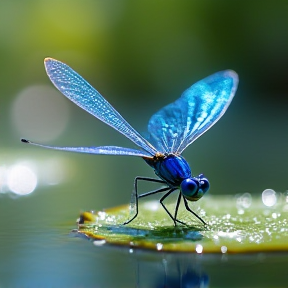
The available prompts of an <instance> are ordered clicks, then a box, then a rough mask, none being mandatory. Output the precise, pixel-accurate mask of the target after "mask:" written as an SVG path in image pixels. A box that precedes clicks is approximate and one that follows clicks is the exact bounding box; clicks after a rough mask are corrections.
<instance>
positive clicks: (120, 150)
mask: <svg viewBox="0 0 288 288" xmlns="http://www.w3.org/2000/svg"><path fill="white" fill-rule="evenodd" d="M21 141H22V142H23V143H27V144H32V145H35V146H40V147H43V148H48V149H55V150H62V151H70V152H79V153H87V154H104V155H125V156H127V155H128V156H139V157H151V155H150V154H149V153H148V152H146V151H140V150H136V149H130V148H124V147H118V146H98V147H57V146H49V145H42V144H39V143H35V142H32V141H30V140H26V139H21Z"/></svg>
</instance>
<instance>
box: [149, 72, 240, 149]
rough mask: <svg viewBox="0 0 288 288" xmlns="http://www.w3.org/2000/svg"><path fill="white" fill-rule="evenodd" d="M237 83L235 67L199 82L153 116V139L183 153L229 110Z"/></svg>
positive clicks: (152, 140)
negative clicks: (232, 69) (233, 69)
mask: <svg viewBox="0 0 288 288" xmlns="http://www.w3.org/2000/svg"><path fill="white" fill-rule="evenodd" d="M237 85H238V75H237V74H236V73H235V72H234V71H231V70H226V71H221V72H217V73H215V74H213V75H211V76H209V77H207V78H205V79H203V80H201V81H199V82H197V83H195V84H194V85H192V86H191V87H190V88H188V89H187V90H186V91H184V92H183V94H182V95H181V97H180V98H179V99H178V100H176V101H175V102H174V103H171V104H169V105H167V106H165V107H164V108H162V109H161V110H160V111H158V112H157V113H155V114H154V115H153V116H152V117H151V119H150V120H149V123H148V132H149V134H150V138H149V141H151V143H152V144H153V145H154V146H155V147H156V149H157V150H158V151H159V152H162V153H165V152H166V153H179V154H181V153H182V152H183V150H184V149H185V148H186V147H187V146H188V145H189V144H191V143H192V142H193V141H195V140H196V139H197V138H198V137H199V136H201V135H202V134H203V133H204V132H205V131H207V130H208V129H209V128H210V127H211V126H212V125H214V124H215V123H216V122H217V121H218V120H219V119H220V117H221V116H222V115H223V114H224V113H225V111H226V109H227V108H228V106H229V104H230V103H231V101H232V99H233V96H234V94H235V92H236V90H237Z"/></svg>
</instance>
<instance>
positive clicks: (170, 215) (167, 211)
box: [160, 188, 178, 226]
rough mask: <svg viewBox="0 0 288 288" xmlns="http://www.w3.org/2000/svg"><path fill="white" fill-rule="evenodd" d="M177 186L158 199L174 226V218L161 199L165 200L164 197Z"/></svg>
mask: <svg viewBox="0 0 288 288" xmlns="http://www.w3.org/2000/svg"><path fill="white" fill-rule="evenodd" d="M176 189H177V188H171V189H170V190H169V191H168V192H167V193H166V194H165V195H164V196H163V197H162V198H161V199H160V203H161V205H162V207H163V208H164V209H165V211H166V213H167V214H168V215H169V217H170V218H171V219H172V220H173V222H174V226H176V222H178V221H176V219H175V218H174V217H173V216H172V214H171V213H170V212H169V210H168V209H167V208H166V206H165V205H164V203H163V201H164V200H165V198H166V197H168V196H169V195H170V194H171V193H172V192H173V191H175V190H176Z"/></svg>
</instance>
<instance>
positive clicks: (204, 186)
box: [199, 178, 210, 194]
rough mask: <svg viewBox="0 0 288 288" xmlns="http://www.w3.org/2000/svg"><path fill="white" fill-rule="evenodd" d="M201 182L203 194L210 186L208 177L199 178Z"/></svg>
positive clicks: (200, 188)
mask: <svg viewBox="0 0 288 288" xmlns="http://www.w3.org/2000/svg"><path fill="white" fill-rule="evenodd" d="M199 184H200V187H199V190H202V192H203V194H204V193H206V192H207V191H208V190H209V188H210V184H209V181H208V180H207V179H206V178H202V179H199Z"/></svg>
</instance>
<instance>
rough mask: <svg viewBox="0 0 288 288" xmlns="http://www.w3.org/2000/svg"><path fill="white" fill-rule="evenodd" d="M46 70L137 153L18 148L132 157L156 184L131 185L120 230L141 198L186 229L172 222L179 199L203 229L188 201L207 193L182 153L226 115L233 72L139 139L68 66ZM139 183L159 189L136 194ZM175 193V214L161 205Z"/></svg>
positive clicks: (178, 105)
mask: <svg viewBox="0 0 288 288" xmlns="http://www.w3.org/2000/svg"><path fill="white" fill-rule="evenodd" d="M44 65H45V69H46V72H47V75H48V77H49V78H50V80H51V82H52V83H53V84H54V86H55V87H56V88H57V89H58V90H59V91H60V92H61V93H62V94H64V95H65V96H66V97H67V98H68V99H70V100H71V101H72V102H74V103H75V104H76V105H78V106H79V107H81V108H82V109H84V110H85V111H87V112H88V113H90V114H92V115H93V116H95V117H96V118H98V119H99V120H101V121H102V122H104V123H106V124H107V125H109V126H111V127H112V128H114V129H115V130H116V131H118V132H120V133H121V134H123V135H124V136H126V137H127V138H128V139H130V140H131V141H132V142H133V143H134V144H136V145H137V146H138V147H140V148H141V149H132V148H125V147H118V146H98V147H94V146H92V147H57V146H48V145H43V144H39V143H35V142H32V141H30V140H27V139H21V141H22V142H24V143H28V144H32V145H36V146H40V147H44V148H49V149H56V150H63V151H71V152H79V153H88V154H102V155H103V154H105V155H121V156H137V157H141V158H142V159H144V161H145V162H146V163H147V164H148V165H149V166H150V167H152V168H153V170H154V172H155V174H156V176H157V177H158V178H157V179H156V178H151V177H140V176H137V177H136V178H135V179H134V189H133V192H132V200H131V205H132V204H133V205H132V206H133V207H134V212H133V213H132V216H131V215H130V219H129V220H127V221H126V222H125V223H123V224H125V225H126V224H128V223H131V222H132V221H133V220H134V219H135V218H136V217H137V215H138V210H139V208H138V202H139V201H138V200H139V199H140V198H143V197H146V196H149V195H152V194H157V193H164V192H165V193H164V195H163V196H162V197H161V198H160V200H159V201H160V204H161V205H162V207H163V208H164V209H165V211H166V212H167V214H168V215H169V217H170V218H171V219H172V221H173V223H174V225H175V226H176V224H177V223H179V224H185V223H184V222H182V221H181V220H179V219H178V218H177V214H178V210H179V206H180V203H181V199H183V202H184V205H185V208H186V210H187V211H189V212H190V213H191V214H192V215H194V216H195V217H196V218H197V219H198V220H200V221H201V222H202V223H203V224H204V225H206V222H205V221H204V220H203V219H202V218H201V217H200V216H199V215H197V214H196V213H195V212H194V211H193V210H192V209H191V208H190V207H189V204H188V201H192V202H195V201H198V200H199V199H200V198H202V196H203V195H204V194H205V193H206V192H207V191H208V190H209V188H210V183H209V181H208V179H207V178H206V177H205V176H204V175H203V174H200V175H198V176H194V177H193V175H192V172H191V168H190V166H189V164H188V162H187V161H186V160H185V159H184V157H183V156H182V155H181V154H182V152H183V151H184V150H185V149H186V148H187V146H189V145H190V144H191V143H193V142H194V141H195V140H196V139H197V138H199V137H200V136H201V135H202V134H203V133H204V132H206V131H207V130H208V129H209V128H210V127H212V126H213V125H214V124H215V123H216V122H217V121H218V120H219V119H220V118H221V116H222V115H223V114H224V113H225V111H226V110H227V108H228V106H229V105H230V103H231V101H232V99H233V97H234V95H235V92H236V90H237V86H238V75H237V74H236V72H234V71H232V70H224V71H220V72H217V73H215V74H212V75H210V76H208V77H206V78H204V79H203V80H200V81H198V82H196V83H195V84H193V85H192V86H191V87H189V88H188V89H187V90H185V91H184V92H183V93H182V95H181V97H180V98H179V99H178V100H176V101H175V102H173V103H171V104H168V105H167V106H164V107H163V108H162V109H160V110H159V111H158V112H156V113H155V114H154V115H153V116H152V117H151V118H150V120H149V122H148V136H147V137H146V138H147V139H146V138H144V137H143V136H142V135H141V134H140V133H139V132H137V131H136V130H135V129H134V128H133V127H132V126H131V125H130V124H129V123H128V122H127V121H126V120H125V119H124V118H123V117H122V116H121V115H120V113H119V112H117V111H116V110H115V109H114V108H113V107H112V105H111V104H110V103H109V102H108V101H107V100H106V99H105V98H104V97H103V96H102V95H101V94H100V93H99V92H98V91H97V90H96V89H94V88H93V87H92V86H91V85H90V84H89V83H88V82H87V81H86V80H85V79H84V78H82V77H81V76H80V75H79V74H78V73H77V72H75V71H74V70H73V69H72V68H71V67H69V66H68V65H67V64H65V63H63V62H61V61H58V60H55V59H53V58H45V60H44ZM139 181H149V182H156V183H159V184H160V185H161V188H158V189H155V190H152V191H149V192H146V193H143V194H139V193H138V184H139ZM174 191H179V193H178V198H177V202H176V205H175V211H174V214H173V215H172V213H171V212H170V211H169V210H168V209H167V207H166V206H165V204H164V200H165V199H166V198H167V197H168V196H169V195H170V194H171V193H173V192H174Z"/></svg>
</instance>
